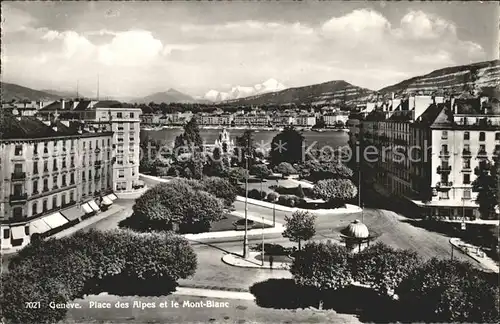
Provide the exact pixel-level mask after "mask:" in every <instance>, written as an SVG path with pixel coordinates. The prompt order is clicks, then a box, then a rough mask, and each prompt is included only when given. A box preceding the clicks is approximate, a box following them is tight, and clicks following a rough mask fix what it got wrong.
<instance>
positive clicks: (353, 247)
mask: <svg viewBox="0 0 500 324" xmlns="http://www.w3.org/2000/svg"><path fill="white" fill-rule="evenodd" d="M340 233H341V234H340V238H341V240H342V241H344V242H345V246H346V248H347V250H349V251H351V252H352V253H357V252H361V251H362V250H364V249H365V248H366V247H368V246H369V245H370V242H371V241H373V240H374V239H376V238H377V237H378V235H377V234H376V233H374V232H370V230H369V229H368V227H367V226H366V225H365V224H363V223H362V222H360V221H359V219H356V220H355V221H353V222H352V223H350V224H349V225H348V226H347V227H346V228H345V229H343V230H342V231H341V232H340Z"/></svg>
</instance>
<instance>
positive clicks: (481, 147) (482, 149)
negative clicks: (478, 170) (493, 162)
mask: <svg viewBox="0 0 500 324" xmlns="http://www.w3.org/2000/svg"><path fill="white" fill-rule="evenodd" d="M479 151H480V152H484V151H486V145H484V144H481V145H479Z"/></svg>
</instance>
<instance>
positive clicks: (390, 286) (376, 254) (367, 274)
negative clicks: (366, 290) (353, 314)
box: [352, 243, 421, 294]
mask: <svg viewBox="0 0 500 324" xmlns="http://www.w3.org/2000/svg"><path fill="white" fill-rule="evenodd" d="M420 263H421V260H420V257H419V256H418V254H417V253H416V252H414V251H410V250H395V249H393V248H391V247H389V246H387V245H385V244H383V243H376V244H375V245H373V246H370V247H368V248H367V249H365V250H363V251H361V252H359V253H357V254H355V255H354V257H353V258H352V266H353V268H352V274H353V278H354V280H356V281H358V282H359V283H361V284H364V285H369V286H370V287H372V288H373V289H375V290H376V291H377V292H379V293H381V294H387V293H391V292H394V290H395V289H396V288H397V287H398V286H399V284H400V283H401V281H403V280H404V279H405V278H406V277H408V275H409V274H410V273H411V272H412V271H413V270H414V269H415V268H416V267H418V266H419V265H420Z"/></svg>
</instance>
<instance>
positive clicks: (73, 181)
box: [69, 173, 75, 184]
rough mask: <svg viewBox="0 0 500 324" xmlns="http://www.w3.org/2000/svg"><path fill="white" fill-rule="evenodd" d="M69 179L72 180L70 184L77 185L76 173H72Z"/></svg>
mask: <svg viewBox="0 0 500 324" xmlns="http://www.w3.org/2000/svg"><path fill="white" fill-rule="evenodd" d="M69 179H70V180H69V181H70V182H69V183H70V184H75V174H74V173H71V174H70V175H69Z"/></svg>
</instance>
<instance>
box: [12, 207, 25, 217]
mask: <svg viewBox="0 0 500 324" xmlns="http://www.w3.org/2000/svg"><path fill="white" fill-rule="evenodd" d="M12 216H13V217H14V218H22V217H23V209H22V208H21V207H16V208H14V209H13V210H12Z"/></svg>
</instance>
